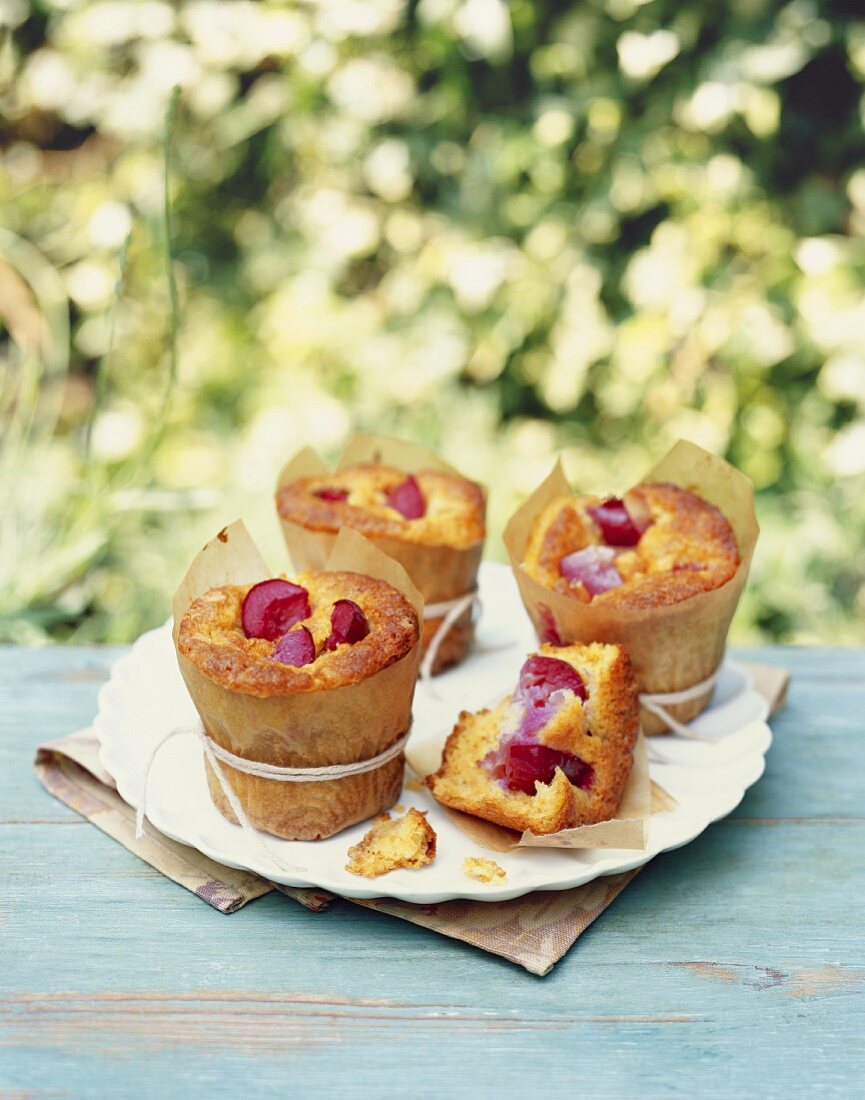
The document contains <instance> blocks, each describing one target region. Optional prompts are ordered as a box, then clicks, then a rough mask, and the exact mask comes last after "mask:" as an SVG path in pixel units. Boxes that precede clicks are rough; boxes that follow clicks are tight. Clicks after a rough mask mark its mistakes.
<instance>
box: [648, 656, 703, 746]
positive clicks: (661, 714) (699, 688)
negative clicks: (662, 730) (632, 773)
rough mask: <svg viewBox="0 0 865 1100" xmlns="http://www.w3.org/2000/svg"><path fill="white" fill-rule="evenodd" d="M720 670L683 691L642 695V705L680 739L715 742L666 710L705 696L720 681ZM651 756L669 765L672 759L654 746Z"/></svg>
mask: <svg viewBox="0 0 865 1100" xmlns="http://www.w3.org/2000/svg"><path fill="white" fill-rule="evenodd" d="M719 671H720V668H716V669H715V671H714V672H713V673H712V675H711V676H707V677H706V679H705V680H701V681H700V682H699V683H698V684H692V685H691V686H690V687H687V688H683V689H682V690H681V691H662V692H646V693H645V694H641V695H640V703H641V704H642V705H643V706H644V707H645V708H646V710H647V711H649V712H650V713H651V714H654V715H655V716H656V717H657V718H660V719H661V721H662V722H666V723H667V725H668V726H669V727H670V729H671V730H674V731H675V732H676V733H678V734H679V736H680V737H687V738H688V739H689V740H691V741H715V740H717V739H716V738H714V737H709V736H708V735H707V734H705V733H699V732H698V731H697V730H695V729H694V728H693V727H692V726H688V725H686V724H685V723H684V722H680V721H679V720H678V719H677V718H674V717H673V716H672V714H670V712H669V711H668V710H667V709H666V708H667V707H669V706H675V705H676V704H677V703H689V702H690V701H691V700H692V699H697V698H698V697H699V696H700V695H703V694H704V693H705V692H707V691H708V690H709V689H710V688H712V687H714V685H715V681H716V680H717V679H718V673H719ZM649 755H650V756H652V757H654V759H655V760H657V761H658V762H659V763H662V764H669V763H670V758H669V757H667V756H665V755H664V754H663V753H662V752H659V751H658V750H657V749H656V748H655V746H654V745H651V746H650V747H649Z"/></svg>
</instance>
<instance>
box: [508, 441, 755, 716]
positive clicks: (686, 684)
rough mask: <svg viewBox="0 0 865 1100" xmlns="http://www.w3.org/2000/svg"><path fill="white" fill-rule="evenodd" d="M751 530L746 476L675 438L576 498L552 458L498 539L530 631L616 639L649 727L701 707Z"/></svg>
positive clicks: (557, 640)
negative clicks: (640, 475) (645, 465)
mask: <svg viewBox="0 0 865 1100" xmlns="http://www.w3.org/2000/svg"><path fill="white" fill-rule="evenodd" d="M758 531H759V529H758V526H757V521H756V517H755V515H754V500H753V489H752V487H751V485H750V483H749V482H748V480H747V478H745V477H744V476H743V475H742V474H740V473H739V472H738V471H737V470H735V469H733V467H732V466H730V465H729V464H728V463H726V462H724V461H723V459H720V458H718V457H716V456H715V455H712V454H709V453H708V452H707V451H704V450H703V449H702V448H701V447H698V446H697V445H696V444H693V443H689V442H686V441H680V442H679V443H677V444H676V445H675V446H674V447H673V448H672V449H671V451H670V452H669V453H668V454H667V455H666V456H665V458H663V459H662V460H661V461H660V462H659V463H658V464H657V465H656V466H655V467H654V468H653V469H652V470H651V471H650V472H649V474H648V475H647V476H646V477H645V478H644V479H643V480H642V481H641V482H639V483H638V484H637V485H636V486H634V488H632V489H631V490H629V491H628V492H625V493H624V494H623V495H622V497H620V498H619V497H609V498H599V497H590V496H580V495H574V494H573V492H572V491H571V488H570V486H569V484H568V482H567V479H566V478H565V476H564V473H563V471H562V468H561V464H557V465H556V467H555V468H554V470H553V471H552V473H551V474H550V475H549V477H547V479H546V480H545V481H544V482H543V483H542V484H541V485H540V486H538V488H537V489H536V490H535V491H534V492H533V493H532V494H531V495H530V497H529V498H528V499H527V500H526V502H525V503H524V504H523V505H522V506H521V507H520V508H519V509H518V510H517V512H516V513H515V514H514V515H513V516H512V517H511V519H510V521H509V522H508V524H507V527H506V529H505V533H504V541H505V545H506V547H507V550H508V556H509V558H510V561H511V567H512V569H513V572H514V576H515V578H516V581H517V584H518V586H519V589H520V594H521V596H522V599H523V603H524V604H525V607H526V610H527V611H528V613H529V616H530V617H531V619H532V622H533V624H534V626H535V629H536V631H537V633H538V637H539V638H540V639H541V640H542V641H546V642H551V643H554V644H564V645H568V644H571V643H575V642H581V643H589V642H595V641H597V642H608V643H614V644H618V645H622V646H624V647H625V648H626V649H627V651H628V654H629V656H630V658H631V662H632V664H633V667H634V672H635V675H636V679H637V684H638V687H639V690H640V693H641V695H643V696H645V697H646V698H645V700H644V704H643V706H642V709H641V723H642V728H643V731H644V732H645V733H647V734H655V733H666V732H669V730H670V728H671V723H674V724H676V725H677V726H678V728H679V729H681V728H682V725H683V724H686V723H688V722H689V721H690V720H691V719H693V718H694V717H696V715H698V714H699V713H700V712H701V711H702V710H704V709H705V708H706V706H707V705H708V704H709V701H710V700H711V697H712V691H713V677H714V675H715V673H716V672H717V669H718V667H719V666H720V664H721V661H722V660H723V656H724V649H725V646H726V640H727V631H728V629H729V625H730V620H731V619H732V617H733V613H734V612H735V610H736V605H737V603H738V600H739V597H740V596H741V594H742V591H743V589H744V586H745V583H746V580H747V576H748V569H749V567H750V562H751V557H752V554H753V550H754V545H755V543H756V540H757V535H758ZM670 695H672V696H674V698H673V699H670V698H668V697H669V696H670ZM653 696H662V697H667V698H664V699H663V701H659V700H657V699H656V698H653Z"/></svg>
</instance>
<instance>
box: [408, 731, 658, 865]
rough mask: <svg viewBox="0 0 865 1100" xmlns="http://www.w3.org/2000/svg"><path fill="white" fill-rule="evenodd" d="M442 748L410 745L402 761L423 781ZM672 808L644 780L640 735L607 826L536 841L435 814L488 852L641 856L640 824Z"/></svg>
mask: <svg viewBox="0 0 865 1100" xmlns="http://www.w3.org/2000/svg"><path fill="white" fill-rule="evenodd" d="M443 749H444V741H442V742H441V743H439V744H436V743H435V742H434V741H429V740H427V741H425V742H423V743H422V744H421V745H420V746H413V745H410V746H409V748H408V750H407V752H406V760H407V761H408V764H409V767H410V768H411V769H412V771H414V772H416V773H417V775H419V776H420V777H421V778H423V777H424V776H427V775H431V774H432V773H433V772H436V771H438V769H439V768H440V767H441V757H442V751H443ZM656 792H657V793H656ZM675 806H676V800H675V799H674V798H673V796H672V795H670V794H668V793H667V792H666V791H665V790H663V789H662V788H661V787H658V786H657V784H655V783H653V782H652V781H651V780H650V779H649V762H648V756H647V753H646V740H645V738H644V737H643V735H642V734H639V735H638V736H637V740H636V742H635V743H634V763H633V765H632V767H631V772H630V775H629V776H628V779H627V782H626V783H625V789H624V790H623V791H622V798H621V801H620V802H619V809H618V811H617V813H616V816H615V817H613V818H610V820H609V821H599V822H597V823H596V824H594V825H580V826H578V827H577V828H575V829H561V830H560V831H559V832H557V833H547V834H546V835H545V836H537V835H536V834H535V833H532V832H528V831H527V832H524V833H523V834H522V836H521V835H520V834H519V833H517V832H514V830H512V829H505V828H504V827H503V826H501V825H496V824H494V823H493V822H492V821H485V820H484V819H483V818H480V817H474V816H472V814H467V813H463V811H462V810H453V809H451V808H450V807H449V806H445V805H443V804H442V803H438V808H439V810H441V811H442V812H443V813H444V814H445V815H446V816H447V817H448V819H449V820H450V821H452V822H453V824H454V825H456V827H457V828H458V829H459V830H460V831H461V832H462V833H464V834H465V835H466V836H467V837H468V838H469V839H470V840H471V841H473V842H474V843H475V844H478V845H480V846H481V847H482V848H487V849H488V850H489V851H491V852H512V851H513V850H514V849H515V848H626V849H635V850H641V851H642V850H643V849H645V847H646V838H647V832H648V830H647V827H646V822H647V819H648V817H649V815H650V814H653V813H663V812H666V811H667V810H671V809H673V808H674V807H675Z"/></svg>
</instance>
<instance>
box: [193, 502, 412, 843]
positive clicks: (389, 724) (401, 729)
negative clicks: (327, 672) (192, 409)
mask: <svg viewBox="0 0 865 1100" xmlns="http://www.w3.org/2000/svg"><path fill="white" fill-rule="evenodd" d="M324 567H325V569H328V570H345V569H350V570H351V571H353V572H357V573H363V574H365V575H366V576H370V577H377V578H379V579H380V580H383V581H386V582H387V583H388V584H390V585H392V586H393V587H394V588H396V589H397V590H398V591H399V592H401V593H402V594H403V595H404V596H405V597H406V599H407V600H408V601H409V603H410V604H411V605H412V607H413V608H414V610H415V612H416V613H417V614H418V618H420V616H421V615H422V614H423V600H422V598H421V596H420V594H419V593H418V591H417V589H416V588H415V587H414V585H413V584H412V583H411V581H410V580H409V578H408V577H407V576H406V573H405V570H404V569H403V568H402V567H401V566H400V565H399V564H398V563H397V562H394V561H391V560H390V559H389V558H387V557H386V556H385V555H384V554H382V553H381V552H380V551H379V550H377V549H376V547H374V546H373V545H371V544H370V543H369V542H368V541H367V540H366V539H364V537H363V536H362V535H360V534H359V533H358V532H357V531H350V530H343V531H341V532H340V534H339V537H338V538H337V539H336V540H335V541H334V546H333V550H332V553H331V554H330V556H329V558H328V560H327V561H326V562H325V563H324ZM272 575H273V574H272V573H271V571H270V570H269V569H268V568H267V566H266V565H265V563H264V561H263V559H262V558H261V556H260V555H259V553H258V551H257V550H256V548H255V545H254V543H253V542H252V540H251V539H250V537H249V535H248V533H247V531H246V528H245V527H244V526H243V524H242V523H240V522H238V523H233V524H231V526H230V527H226V528H224V529H223V530H222V531H220V533H219V534H218V535H217V537H216V538H215V539H214V540H213V541H212V542H209V543H208V544H207V545H206V546H205V547H204V549H203V550H202V551H201V552H200V553H199V555H198V556H197V557H196V559H195V560H194V561H193V563H192V565H191V566H190V568H189V571H188V573H187V574H186V576H185V577H184V579H183V581H182V582H181V584H180V587H179V588H178V590H177V593H176V595H175V598H174V603H173V610H174V622H175V627H174V635H175V646H176V644H177V638H176V636H177V631H178V629H179V624H180V620H181V618H182V617H183V614H184V613H185V611H186V609H187V608H188V607H189V605H190V603H191V602H192V601H193V600H194V599H196V598H197V597H198V596H201V595H203V594H204V593H205V592H206V591H208V589H210V588H213V587H214V586H216V585H220V584H252V583H256V582H258V581H260V580H265V579H267V578H268V577H270V576H272ZM419 661H420V645H419V644H417V645H415V646H414V647H413V648H412V649H411V651H410V652H409V653H408V654H407V655H406V656H405V657H403V658H402V659H401V660H399V661H397V662H395V663H394V664H392V665H390V666H388V667H387V668H385V669H382V670H381V671H379V672H376V673H374V674H373V675H372V676H369V677H368V678H367V679H365V680H362V681H360V682H359V683H356V684H348V685H346V686H344V687H337V688H331V689H329V690H322V691H313V692H303V693H297V694H290V695H273V696H270V697H268V698H259V697H257V696H254V695H247V694H244V693H243V692H240V691H232V690H230V689H228V688H226V687H223V686H222V685H221V684H218V683H216V682H215V681H213V680H210V679H208V678H207V677H206V676H205V675H204V674H203V673H201V672H199V670H198V669H197V668H196V667H195V665H193V664H192V662H191V661H189V660H188V658H186V657H185V656H183V654H181V653H178V663H179V665H180V671H181V674H182V676H183V679H184V681H185V683H186V686H187V688H188V689H189V693H190V695H191V696H192V701H193V702H194V704H195V707H196V710H197V711H198V713H199V715H200V717H201V720H202V722H203V724H204V728H205V730H206V731H207V734H208V736H209V737H211V738H212V739H213V740H214V741H215V742H216V743H217V744H218V745H220V746H222V747H223V748H225V749H227V750H228V751H229V752H232V753H234V754H235V755H236V756H242V757H244V758H246V759H247V760H256V761H261V762H264V763H269V764H276V765H279V766H282V767H324V766H327V765H333V764H348V763H354V762H356V761H359V760H367V759H369V758H371V757H373V756H376V755H377V754H378V753H380V752H383V751H384V750H385V749H386V748H388V747H389V746H390V745H392V744H393V743H394V742H395V741H396V740H398V738H400V737H401V736H402V735H403V734H404V733H405V732H406V730H407V729H408V728H409V725H410V723H411V706H412V697H413V695H414V685H415V680H416V678H417V668H418V663H419ZM206 770H207V780H208V786H209V788H210V794H211V797H212V799H213V801H214V804H215V805H216V807H217V808H218V809H219V811H220V812H221V813H222V814H223V815H224V816H225V817H227V818H228V819H229V820H231V821H233V820H235V819H234V815H233V813H232V811H231V809H230V807H229V806H228V804H227V800H226V798H225V796H224V794H223V792H222V789H221V787H220V785H219V782H218V780H217V779H216V777H215V775H214V774H213V772H212V770H211V768H210V765H209V764H207V763H206ZM222 771H223V773H224V775H225V776H226V779H227V780H228V782H229V784H230V785H231V787H232V788H233V790H234V791H235V792H236V794H237V796H238V798H239V800H240V802H241V805H242V806H243V809H244V811H245V812H246V814H247V817H248V818H249V820H250V822H251V824H252V825H254V826H255V827H256V828H258V829H262V830H264V831H265V832H269V833H273V834H274V835H276V836H281V837H284V838H285V839H288V840H315V839H319V838H321V837H325V836H331V835H332V834H333V833H336V832H339V831H340V830H341V829H344V828H346V827H347V826H349V825H353V824H355V823H356V822H358V821H363V820H365V819H366V818H368V817H372V816H373V815H374V814H376V813H379V812H380V811H381V810H383V809H387V808H388V807H390V806H392V805H393V804H394V803H395V802H396V800H397V797H398V796H399V792H400V789H401V787H402V778H403V758H402V756H399V757H397V758H396V759H394V760H392V761H390V762H389V763H387V764H384V765H382V766H381V767H380V768H377V769H375V770H374V771H370V772H365V773H363V774H361V775H354V776H347V777H345V778H343V779H330V780H323V781H321V782H310V783H291V782H280V781H278V780H273V779H263V778H260V777H258V776H253V775H247V774H246V773H244V772H240V771H238V770H236V769H235V768H232V767H230V766H229V765H227V764H223V765H222Z"/></svg>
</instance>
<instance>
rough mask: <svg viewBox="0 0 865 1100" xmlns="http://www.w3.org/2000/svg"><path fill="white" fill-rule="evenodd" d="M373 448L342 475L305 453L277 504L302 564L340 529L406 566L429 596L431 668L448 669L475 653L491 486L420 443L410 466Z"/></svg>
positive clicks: (314, 560) (426, 636) (312, 561)
mask: <svg viewBox="0 0 865 1100" xmlns="http://www.w3.org/2000/svg"><path fill="white" fill-rule="evenodd" d="M378 445H379V446H380V443H379V444H378ZM407 451H408V452H410V453H409V454H408V455H406V453H405V452H407ZM367 452H368V457H369V459H370V460H369V461H351V462H350V463H348V464H342V463H341V464H340V465H339V466H338V467H337V469H336V470H335V471H333V472H330V471H328V470H327V469H326V468H325V467H324V466H323V465H322V464H321V463H320V462H313V463H310V461H309V459H310V454H309V452H302V453H301V455H300V456H298V458H299V459H300V461H299V462H298V461H297V460H295V461H294V462H292V463H290V464H289V466H288V467H287V468H286V470H285V471H283V475H282V476H281V478H280V483H279V486H278V488H277V493H276V505H277V511H278V513H279V517H280V521H281V523H282V528H283V533H284V535H285V539H286V543H287V545H288V548H289V552H290V554H291V557H292V561H293V563H294V565H295V568H299V569H309V568H316V567H317V566H318V565H319V563H320V562H321V560H322V558H323V557H324V556H326V554H327V551H328V548H329V546H330V544H331V543H332V541H333V538H334V537H335V535H336V533H337V532H338V531H339V530H341V529H342V528H343V527H351V528H353V529H354V530H357V531H360V532H361V533H362V534H363V535H364V536H365V537H366V538H367V539H369V540H370V541H371V542H373V543H374V544H375V545H376V546H378V547H379V549H381V550H382V551H384V553H386V554H388V555H389V556H390V557H392V558H393V559H394V560H395V561H398V562H400V564H401V565H403V567H404V568H405V570H406V572H407V573H408V575H409V576H410V577H411V579H412V581H413V582H414V584H415V585H416V586H417V588H418V590H419V591H420V593H421V595H422V596H423V598H424V603H425V605H426V609H427V610H426V611H425V614H424V622H423V638H422V656H425V655H426V653H427V651H428V649H429V648H430V647H431V646H433V647H434V648H433V652H432V654H431V657H430V658H429V659H428V661H427V665H426V666H422V667H425V670H427V671H429V672H431V673H433V674H436V673H439V672H443V671H444V670H445V669H447V668H450V667H451V666H452V665H455V664H457V663H458V662H459V661H461V660H462V659H463V658H464V657H465V655H466V653H467V652H468V650H469V647H470V645H471V642H472V639H473V636H474V625H473V601H472V594H473V593H474V591H475V589H476V588H477V572H478V566H479V565H480V560H481V553H482V551H483V543H484V537H485V534H486V529H485V519H484V516H485V510H486V501H485V496H484V492H483V490H482V488H481V487H480V486H479V485H477V484H476V483H475V482H473V481H469V480H468V479H467V478H464V477H462V476H461V475H460V474H458V473H457V472H456V471H454V470H452V469H450V468H449V467H445V466H444V464H442V463H441V462H440V461H438V460H437V459H436V458H435V456H433V455H430V454H429V453H428V452H425V451H421V450H420V449H419V448H407V447H405V446H403V447H402V448H401V449H400V450H399V451H397V452H396V454H395V457H396V458H401V459H403V460H404V461H403V462H402V464H394V463H393V462H388V461H385V460H384V459H385V458H386V457H387V456H386V455H384V454H382V453H381V451H380V450H379V451H375V450H374V449H371V448H367ZM356 453H364V452H357V451H356ZM373 459H375V460H373ZM406 459H408V460H407V461H406ZM310 469H312V471H313V472H309V471H310ZM301 471H303V472H301ZM459 600H461V601H462V603H461V605H459V606H455V601H459ZM446 616H448V622H447V623H446V624H445V622H444V620H445V617H446Z"/></svg>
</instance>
